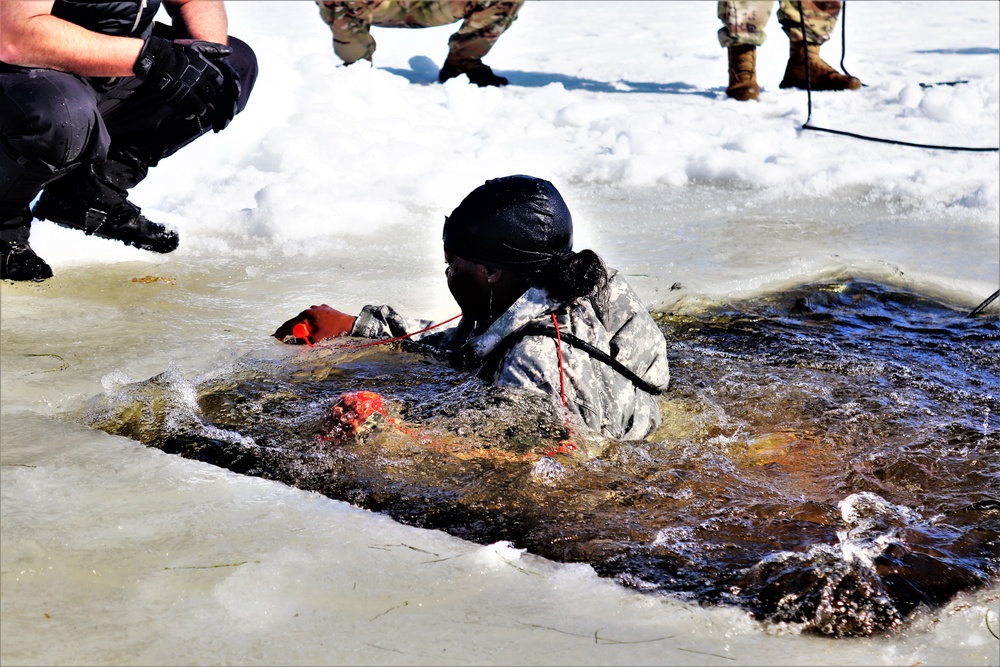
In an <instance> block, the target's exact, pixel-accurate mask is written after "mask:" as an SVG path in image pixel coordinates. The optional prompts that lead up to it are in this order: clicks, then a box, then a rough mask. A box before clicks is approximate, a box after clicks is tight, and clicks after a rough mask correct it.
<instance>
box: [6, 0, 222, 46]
mask: <svg viewBox="0 0 1000 667" xmlns="http://www.w3.org/2000/svg"><path fill="white" fill-rule="evenodd" d="M2 1H3V0H0V2H2ZM163 6H164V7H165V8H166V10H167V13H168V14H170V17H171V19H173V24H174V27H176V28H177V29H178V30H180V31H181V32H183V33H185V34H186V35H187V36H188V37H190V38H191V39H201V40H204V41H206V42H215V43H216V44H228V43H229V41H228V39H229V19H228V18H227V16H226V6H225V4H224V3H223V2H222V0H167V1H166V2H164V3H163Z"/></svg>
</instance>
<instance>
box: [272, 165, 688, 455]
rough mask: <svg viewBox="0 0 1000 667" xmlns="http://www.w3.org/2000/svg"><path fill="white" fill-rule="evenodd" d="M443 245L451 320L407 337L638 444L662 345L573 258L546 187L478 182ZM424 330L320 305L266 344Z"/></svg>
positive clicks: (607, 273) (594, 258)
mask: <svg viewBox="0 0 1000 667" xmlns="http://www.w3.org/2000/svg"><path fill="white" fill-rule="evenodd" d="M443 239H444V256H445V263H446V264H447V269H446V270H445V276H446V277H447V280H448V288H449V290H450V291H451V294H452V296H453V297H454V298H455V301H456V302H457V303H458V306H459V307H460V308H461V310H462V318H461V319H460V320H459V323H458V324H457V325H455V326H453V327H452V328H450V329H446V330H444V331H439V330H434V331H431V332H429V333H424V334H421V335H418V336H415V337H414V338H415V339H417V340H419V341H420V342H421V343H423V344H427V345H431V346H433V347H435V348H437V349H439V350H441V351H444V352H446V353H448V354H449V357H450V358H452V359H453V360H454V362H455V363H456V364H458V365H460V367H462V368H466V369H472V370H475V371H476V372H477V373H478V375H479V377H480V378H481V379H483V380H484V381H486V382H490V383H493V384H495V385H497V386H502V387H513V388H521V389H524V390H527V391H533V392H543V393H544V394H547V395H548V396H550V397H551V398H552V400H553V401H554V402H556V403H557V404H565V406H566V409H567V410H568V411H569V413H570V415H572V416H573V417H575V418H576V419H578V420H579V422H580V423H582V425H585V426H586V427H587V428H588V429H590V430H593V431H595V432H598V433H600V434H602V435H604V436H606V437H612V438H621V439H637V438H643V437H645V436H647V435H649V434H650V433H652V432H653V431H654V430H655V429H656V428H657V427H658V426H659V424H660V409H659V400H658V398H657V396H658V395H659V394H660V393H661V392H662V391H663V390H664V389H666V387H667V383H668V381H669V379H670V374H669V368H668V363H667V355H666V340H665V339H664V337H663V334H662V332H661V331H660V330H659V328H657V326H656V323H655V322H654V321H653V318H652V317H651V316H650V314H649V312H648V311H647V310H646V308H645V307H644V306H643V304H642V303H641V302H640V300H639V298H638V296H637V295H636V294H635V292H634V291H633V290H632V288H631V287H630V286H629V285H628V284H627V283H626V282H625V280H624V278H622V277H621V275H619V274H618V272H617V271H614V270H611V269H608V268H607V267H605V265H604V262H603V260H602V259H601V258H600V257H599V256H598V255H597V254H596V253H595V252H593V251H592V250H581V251H579V252H574V251H573V219H572V216H571V215H570V211H569V209H568V208H567V206H566V203H565V202H564V201H563V198H562V196H561V195H560V194H559V192H558V190H556V188H555V187H554V186H553V185H552V183H550V182H548V181H546V180H542V179H540V178H535V177H532V176H524V175H515V176H507V177H503V178H497V179H493V180H489V181H487V182H486V183H485V184H483V185H481V186H479V187H478V188H476V189H475V190H473V191H472V192H471V193H470V194H469V195H468V196H466V198H465V199H464V200H463V201H462V202H461V204H459V206H458V208H456V209H455V210H454V211H453V212H452V214H451V215H450V216H447V217H446V218H445V223H444V234H443ZM429 324H430V323H429V322H424V321H417V320H410V319H406V318H403V317H401V316H400V315H399V314H398V313H397V312H396V311H395V310H393V309H392V308H391V307H389V306H385V305H382V306H371V305H369V306H365V307H364V308H363V309H362V311H361V313H360V314H359V315H358V316H354V315H349V314H346V313H343V312H340V311H338V310H336V309H334V308H331V307H330V306H328V305H326V304H324V305H320V306H312V307H311V308H308V309H307V310H304V311H302V312H301V313H299V314H298V315H296V316H295V317H293V318H292V319H290V320H288V321H287V322H285V323H284V324H282V325H281V326H280V327H278V329H277V330H276V331H275V332H274V334H273V335H274V337H275V338H277V339H279V340H281V341H283V342H286V343H303V342H308V343H313V342H316V341H319V340H325V339H329V338H333V337H336V336H342V335H350V336H361V337H367V338H387V337H395V336H401V335H406V334H407V333H411V332H415V331H420V330H422V329H424V328H426V327H427V326H428V325H429ZM306 332H308V333H306ZM302 335H306V338H302V337H300V336H302Z"/></svg>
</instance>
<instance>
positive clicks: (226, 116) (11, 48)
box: [0, 0, 257, 281]
mask: <svg viewBox="0 0 1000 667" xmlns="http://www.w3.org/2000/svg"><path fill="white" fill-rule="evenodd" d="M163 4H164V6H165V7H166V10H167V12H168V13H169V14H170V15H171V17H172V19H173V20H172V25H171V26H167V25H165V24H160V23H154V21H153V18H154V15H155V14H156V12H157V10H158V9H159V7H160V0H141V1H140V0H132V1H131V2H84V1H82V0H55V1H54V2H51V1H50V2H2V3H0V126H2V127H0V129H2V131H3V134H2V136H3V140H2V141H0V278H4V279H8V280H36V281H37V280H45V279H46V278H49V277H51V276H52V269H51V268H50V267H49V265H48V264H47V263H46V262H45V261H44V260H43V259H42V258H40V257H38V255H36V254H35V253H34V251H33V250H32V249H31V247H30V246H29V245H28V236H29V233H30V229H31V222H32V219H33V218H32V213H34V217H37V218H39V219H42V220H51V221H52V222H55V223H57V224H59V225H63V226H66V227H71V228H74V229H79V230H82V231H83V232H85V233H86V234H88V235H90V234H93V235H95V236H100V237H103V238H109V239H115V240H118V241H122V242H124V243H126V244H128V245H131V246H135V247H137V248H141V249H143V250H151V251H153V252H159V253H168V252H171V251H173V250H174V249H175V248H177V245H178V237H177V233H176V232H175V231H173V230H170V229H167V228H166V227H164V226H163V225H161V224H158V223H155V222H152V221H150V220H148V219H146V217H145V216H143V215H142V213H141V212H140V210H139V208H138V207H137V206H135V205H134V204H132V203H131V202H130V201H129V200H128V190H130V189H131V188H133V187H134V186H135V185H137V184H138V183H139V182H140V181H141V180H142V179H143V178H145V176H146V174H147V172H148V170H149V168H150V167H154V166H156V164H157V163H159V161H160V160H162V159H163V158H165V157H168V156H170V155H172V154H173V153H175V152H176V151H178V150H179V149H180V148H182V147H183V146H185V145H187V144H188V143H190V142H191V141H193V140H195V139H196V138H197V137H199V136H201V135H203V134H205V133H206V132H208V131H209V130H214V131H215V132H219V131H221V130H222V129H223V128H225V127H226V126H227V125H228V124H229V122H230V120H232V118H233V116H234V115H235V114H237V113H239V112H240V111H242V110H243V108H244V106H245V105H246V103H247V98H248V97H249V95H250V91H251V89H252V88H253V85H254V82H255V80H256V78H257V60H256V57H255V55H254V52H253V51H252V50H251V49H250V47H249V46H247V45H246V44H245V43H243V42H242V41H240V40H238V39H236V38H234V37H229V36H228V35H227V25H228V22H227V17H226V10H225V7H224V5H223V4H222V3H221V2H198V1H195V0H165V1H164V3H163ZM39 192H41V197H40V198H39V200H38V203H37V204H36V206H35V209H34V211H33V212H32V211H31V210H29V206H30V204H31V202H32V201H33V200H34V199H35V197H36V196H37V195H38V194H39Z"/></svg>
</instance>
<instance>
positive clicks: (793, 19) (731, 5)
mask: <svg viewBox="0 0 1000 667" xmlns="http://www.w3.org/2000/svg"><path fill="white" fill-rule="evenodd" d="M799 5H800V3H799V2H792V1H791V0H781V1H780V3H779V5H778V21H779V22H780V23H781V29H782V30H784V31H785V34H786V35H788V39H789V40H791V41H792V42H801V41H802V27H801V25H800V23H799ZM841 5H842V3H841V2H840V1H839V0H832V1H829V2H823V1H822V0H812V1H809V0H804V1H803V2H802V3H801V6H802V12H803V14H804V17H803V18H804V19H805V24H806V37H807V39H806V41H807V42H808V43H809V44H822V43H823V42H825V41H827V40H828V39H830V34H831V33H832V32H833V29H834V28H835V27H836V25H837V16H838V15H839V14H840V7H841ZM773 8H774V0H736V1H735V2H724V1H720V2H719V19H721V20H722V24H723V26H722V27H721V28H719V43H720V44H722V46H741V45H752V46H760V45H761V44H763V43H764V40H766V39H767V35H765V34H764V26H765V25H767V20H768V19H769V18H771V10H772V9H773Z"/></svg>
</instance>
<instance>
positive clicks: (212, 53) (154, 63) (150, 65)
mask: <svg viewBox="0 0 1000 667" xmlns="http://www.w3.org/2000/svg"><path fill="white" fill-rule="evenodd" d="M231 53H232V49H230V48H229V47H228V46H226V45H224V44H216V43H214V42H204V41H191V40H182V41H172V40H169V39H163V38H162V37H150V38H149V39H147V40H146V43H145V44H143V46H142V51H140V52H139V57H138V58H137V59H136V61H135V65H133V66H132V71H133V72H135V75H136V76H137V77H139V79H141V80H142V81H143V82H145V84H146V85H149V86H152V87H153V89H154V90H156V91H158V93H159V95H160V97H161V98H162V99H163V101H164V102H165V103H166V104H169V105H170V106H172V107H174V108H175V109H179V110H181V111H186V112H188V113H190V114H192V115H195V116H200V115H202V114H203V113H205V110H206V109H207V108H208V105H209V103H210V102H211V101H212V100H213V98H215V97H216V96H217V95H218V94H219V93H220V92H221V91H222V89H223V86H224V85H225V83H226V77H225V76H223V74H222V72H221V71H220V70H219V68H218V66H216V64H215V63H214V62H212V61H213V60H220V59H222V58H225V57H227V56H228V55H230V54H231ZM230 69H231V68H230ZM213 125H215V123H213Z"/></svg>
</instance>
